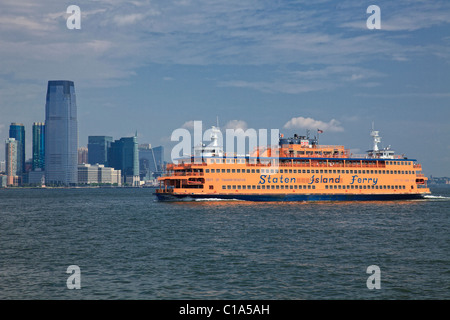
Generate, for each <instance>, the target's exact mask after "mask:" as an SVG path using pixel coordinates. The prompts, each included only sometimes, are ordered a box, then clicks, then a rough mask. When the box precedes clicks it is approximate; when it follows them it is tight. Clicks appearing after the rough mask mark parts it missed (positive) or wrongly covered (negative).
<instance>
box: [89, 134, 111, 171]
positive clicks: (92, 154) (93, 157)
mask: <svg viewBox="0 0 450 320" xmlns="http://www.w3.org/2000/svg"><path fill="white" fill-rule="evenodd" d="M112 141H113V138H112V137H108V136H89V137H88V163H89V164H97V163H98V164H104V165H106V164H107V163H108V148H109V147H110V146H111V143H112Z"/></svg>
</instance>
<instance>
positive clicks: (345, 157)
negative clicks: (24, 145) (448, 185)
mask: <svg viewBox="0 0 450 320" xmlns="http://www.w3.org/2000/svg"><path fill="white" fill-rule="evenodd" d="M212 130H213V131H212V136H211V141H212V143H211V144H210V145H209V146H205V145H201V146H197V147H195V148H194V155H192V156H190V157H187V158H184V159H179V161H178V163H176V164H175V163H172V164H168V165H167V167H166V174H164V175H163V176H162V177H159V178H158V180H159V182H160V186H159V189H157V190H156V193H155V194H156V196H157V198H158V199H159V200H175V201H184V200H195V199H229V200H231V199H234V200H250V201H327V200H328V201H338V200H343V201H351V200H401V199H421V198H423V197H424V195H426V194H430V190H429V189H428V188H427V178H426V177H425V176H424V175H423V174H422V173H421V170H422V166H421V165H420V164H419V163H417V162H416V160H414V159H408V158H406V157H405V156H399V155H395V152H394V151H393V150H390V148H389V147H388V148H383V149H380V148H378V143H380V142H381V138H380V136H379V135H378V131H374V130H372V132H371V136H372V137H373V139H374V146H373V149H372V150H369V151H367V153H366V154H365V155H360V156H358V155H353V154H351V153H350V151H349V150H348V149H345V148H344V146H336V145H319V144H318V139H316V138H315V137H314V138H309V136H298V135H294V137H292V138H283V136H282V135H280V138H279V144H278V145H277V146H273V147H266V148H261V147H260V148H257V149H256V150H255V151H254V152H253V153H252V154H251V155H242V156H239V155H233V156H226V155H225V153H224V152H223V149H222V148H221V146H219V145H218V143H217V133H220V131H219V130H218V129H217V128H216V127H213V129H212Z"/></svg>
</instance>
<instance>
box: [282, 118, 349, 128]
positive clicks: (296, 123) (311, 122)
mask: <svg viewBox="0 0 450 320" xmlns="http://www.w3.org/2000/svg"><path fill="white" fill-rule="evenodd" d="M284 128H285V129H311V130H317V129H320V130H323V131H324V132H325V131H329V132H342V131H344V128H343V127H342V126H341V125H340V122H339V121H337V120H335V119H332V120H330V121H329V122H323V121H320V120H315V119H313V118H304V117H297V118H292V119H291V120H289V121H288V122H286V124H285V125H284Z"/></svg>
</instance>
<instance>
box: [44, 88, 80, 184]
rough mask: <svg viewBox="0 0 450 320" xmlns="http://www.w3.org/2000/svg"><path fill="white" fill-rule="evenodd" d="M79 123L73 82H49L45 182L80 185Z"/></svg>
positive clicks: (46, 115)
mask: <svg viewBox="0 0 450 320" xmlns="http://www.w3.org/2000/svg"><path fill="white" fill-rule="evenodd" d="M77 149H78V122H77V104H76V95H75V86H74V83H73V82H72V81H66V80H57V81H49V82H48V88H47V97H46V105H45V180H46V183H47V184H56V185H76V184H77V181H78V170H77V163H78V161H77V160H78V159H77V158H78V150H77Z"/></svg>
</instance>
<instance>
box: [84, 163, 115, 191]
mask: <svg viewBox="0 0 450 320" xmlns="http://www.w3.org/2000/svg"><path fill="white" fill-rule="evenodd" d="M93 183H95V184H110V185H117V186H120V185H122V177H121V173H120V170H115V169H114V168H110V167H105V165H103V164H95V165H91V164H88V163H84V164H79V165H78V184H79V185H83V184H93Z"/></svg>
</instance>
